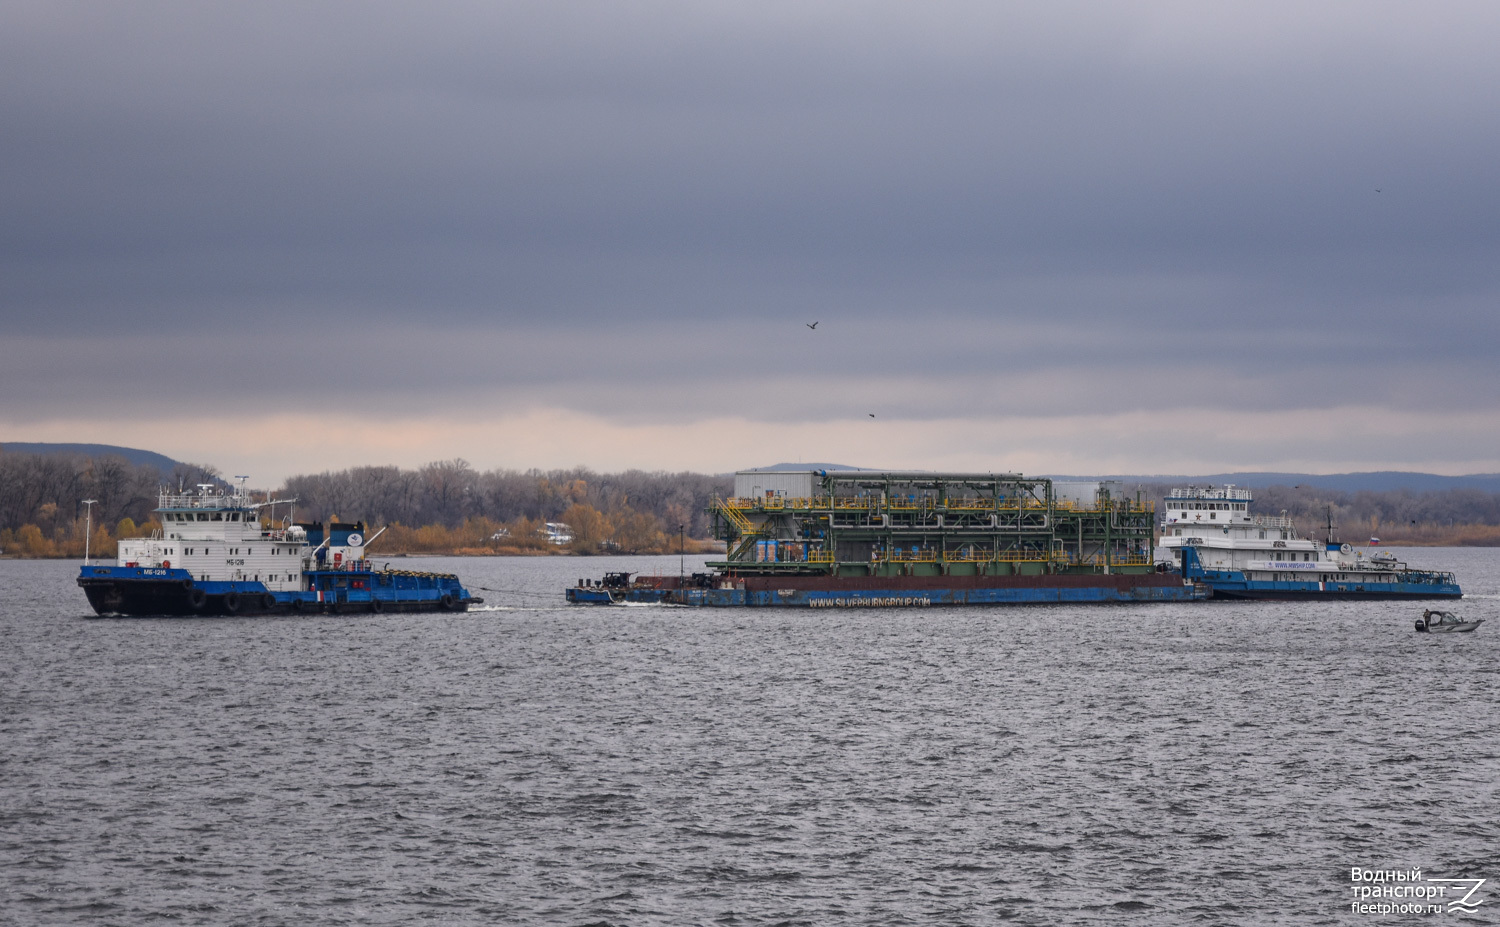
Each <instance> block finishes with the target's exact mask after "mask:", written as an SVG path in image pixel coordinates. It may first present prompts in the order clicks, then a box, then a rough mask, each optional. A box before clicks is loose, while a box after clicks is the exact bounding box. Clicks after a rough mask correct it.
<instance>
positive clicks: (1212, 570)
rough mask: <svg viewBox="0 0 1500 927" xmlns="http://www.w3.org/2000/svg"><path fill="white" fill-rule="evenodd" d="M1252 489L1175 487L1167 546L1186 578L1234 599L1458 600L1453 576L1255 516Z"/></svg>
mask: <svg viewBox="0 0 1500 927" xmlns="http://www.w3.org/2000/svg"><path fill="white" fill-rule="evenodd" d="M1250 502H1251V493H1250V490H1248V489H1236V488H1235V487H1233V486H1226V487H1224V488H1223V489H1218V488H1215V487H1204V488H1197V487H1190V488H1187V489H1174V490H1172V493H1171V495H1170V496H1168V497H1167V500H1166V512H1165V514H1164V515H1163V518H1162V525H1161V535H1162V537H1161V544H1160V546H1161V547H1163V548H1165V549H1166V550H1167V551H1169V552H1170V553H1171V554H1172V556H1173V557H1174V558H1175V560H1176V562H1177V563H1176V565H1177V566H1178V567H1179V568H1180V569H1181V570H1182V575H1183V577H1184V578H1185V579H1189V580H1192V581H1195V582H1199V583H1203V584H1204V585H1206V586H1208V587H1209V588H1210V589H1212V590H1213V596H1214V598H1229V599H1324V598H1337V599H1457V598H1460V597H1462V596H1463V590H1462V589H1460V588H1459V585H1458V581H1457V580H1456V579H1455V578H1454V576H1453V574H1452V573H1448V572H1442V571H1437V570H1416V569H1412V568H1411V567H1409V566H1407V565H1406V564H1405V563H1403V562H1402V561H1400V560H1398V559H1397V558H1396V557H1394V556H1392V555H1391V554H1389V553H1375V554H1373V555H1371V556H1366V555H1365V552H1364V551H1362V550H1358V549H1356V548H1354V547H1352V546H1351V545H1349V544H1342V543H1340V542H1339V541H1337V540H1335V539H1334V533H1333V525H1332V523H1331V521H1330V524H1329V526H1328V534H1327V537H1326V538H1325V539H1324V540H1323V541H1314V540H1312V539H1310V538H1304V537H1300V536H1298V534H1297V529H1296V526H1295V525H1293V524H1292V520H1291V519H1290V518H1287V517H1286V516H1285V515H1284V514H1283V515H1280V516H1269V517H1268V516H1262V515H1252V514H1251V513H1250Z"/></svg>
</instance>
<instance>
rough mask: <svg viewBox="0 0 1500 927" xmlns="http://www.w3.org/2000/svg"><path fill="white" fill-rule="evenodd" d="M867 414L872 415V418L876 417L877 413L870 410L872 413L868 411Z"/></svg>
mask: <svg viewBox="0 0 1500 927" xmlns="http://www.w3.org/2000/svg"><path fill="white" fill-rule="evenodd" d="M867 414H868V415H869V416H870V418H874V417H875V413H874V412H870V413H867Z"/></svg>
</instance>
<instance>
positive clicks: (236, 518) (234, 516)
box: [229, 512, 240, 521]
mask: <svg viewBox="0 0 1500 927" xmlns="http://www.w3.org/2000/svg"><path fill="white" fill-rule="evenodd" d="M229 520H230V521H239V520H240V513H239V512H230V513H229Z"/></svg>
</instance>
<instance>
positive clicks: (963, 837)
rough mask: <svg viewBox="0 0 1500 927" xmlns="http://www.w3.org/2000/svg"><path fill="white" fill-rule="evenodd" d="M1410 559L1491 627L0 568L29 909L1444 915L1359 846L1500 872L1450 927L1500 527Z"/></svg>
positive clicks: (489, 579) (169, 919)
mask: <svg viewBox="0 0 1500 927" xmlns="http://www.w3.org/2000/svg"><path fill="white" fill-rule="evenodd" d="M1398 553H1400V552H1399V551H1398ZM1407 553H1409V555H1410V558H1411V560H1412V561H1413V562H1414V564H1417V565H1422V566H1428V567H1431V568H1439V569H1452V570H1454V571H1456V572H1457V573H1458V575H1459V579H1460V581H1461V582H1462V583H1463V585H1464V588H1465V591H1466V598H1465V599H1464V600H1463V601H1462V602H1460V603H1457V604H1456V605H1454V606H1452V608H1453V609H1454V610H1455V611H1458V612H1459V613H1460V614H1463V615H1466V616H1472V617H1485V618H1488V619H1489V623H1488V624H1486V625H1485V627H1483V628H1481V629H1480V630H1479V631H1478V632H1477V633H1474V634H1465V635H1419V634H1416V633H1415V632H1414V631H1413V628H1412V622H1413V620H1414V618H1415V617H1416V616H1417V615H1418V614H1419V613H1420V611H1421V605H1419V604H1415V603H1390V602H1374V603H1248V604H1246V603H1217V602H1215V603H1185V604H1175V605H1140V606H1041V607H1031V606H1011V607H1004V606H1002V607H998V608H953V609H936V608H935V609H861V610H848V611H839V612H833V613H831V612H829V611H823V610H819V611H811V610H796V611H793V610H772V609H765V610H744V609H740V610H707V609H704V610H696V609H685V608H667V607H643V608H592V609H591V608H569V607H567V606H565V605H563V603H562V589H563V587H564V585H566V584H567V583H570V582H572V581H574V580H576V579H577V578H578V577H579V576H583V575H587V576H591V577H597V576H599V575H602V573H603V572H604V571H605V570H614V569H634V570H639V569H646V570H648V571H655V572H676V571H677V570H678V569H679V560H678V558H676V557H664V558H598V559H588V560H586V559H574V558H543V559H526V558H493V559H461V560H460V559H451V560H450V559H437V558H434V559H422V560H418V559H415V558H414V559H410V560H405V561H398V563H399V564H400V565H402V566H405V567H409V568H424V569H444V570H452V571H454V572H457V573H459V574H460V575H461V576H462V577H463V579H464V581H465V583H466V585H468V586H469V587H470V588H471V589H476V587H477V591H478V592H479V594H480V595H483V596H485V597H486V599H487V600H488V602H487V604H486V605H485V606H483V607H482V609H480V610H475V611H471V612H469V613H467V614H462V615H393V614H380V615H362V616H348V615H343V616H313V617H295V618H293V617H287V618H213V619H181V618H179V619H97V618H92V617H90V614H91V613H90V612H89V610H88V607H87V604H86V603H85V601H84V597H83V594H82V592H81V591H80V590H79V589H78V588H77V587H76V586H75V585H74V584H73V577H74V576H75V575H76V571H77V564H76V563H61V562H23V561H6V562H0V588H3V590H4V592H5V596H4V605H3V606H0V923H6V924H10V923H15V924H28V925H30V924H36V925H47V924H67V925H74V924H83V925H93V924H99V925H105V924H108V925H136V924H156V923H172V924H244V925H283V924H299V925H300V924H320V925H325V924H382V925H383V924H390V925H397V924H400V925H408V924H419V925H420V924H443V925H466V924H476V925H478V924H556V925H606V924H607V925H617V927H624V925H679V924H722V925H771V924H788V925H790V924H809V925H828V924H861V925H863V924H944V925H947V924H989V923H996V922H1002V921H1009V922H1014V923H1021V924H1095V923H1097V924H1106V923H1107V924H1121V923H1126V924H1130V923H1140V924H1147V923H1150V924H1226V923H1258V924H1310V923H1351V924H1352V923H1372V922H1373V923H1393V922H1409V921H1410V920H1411V918H1401V917H1393V916H1390V915H1376V914H1369V913H1359V912H1356V911H1353V910H1351V907H1350V905H1351V903H1354V902H1358V901H1359V899H1358V898H1357V897H1355V892H1356V890H1357V889H1359V888H1360V887H1361V886H1363V887H1365V888H1369V887H1372V885H1371V883H1366V882H1353V881H1351V870H1352V869H1356V868H1357V869H1361V870H1366V869H1368V870H1375V869H1380V870H1397V869H1399V870H1402V871H1410V870H1411V869H1413V868H1420V869H1421V870H1422V873H1421V876H1420V878H1421V879H1422V880H1424V881H1423V882H1421V883H1418V884H1421V885H1430V886H1436V885H1438V884H1439V883H1429V882H1426V881H1425V880H1426V879H1428V878H1464V877H1474V878H1487V879H1489V880H1491V881H1490V882H1488V883H1486V884H1485V885H1484V886H1482V887H1481V889H1480V890H1479V892H1478V893H1477V894H1476V895H1475V896H1474V898H1482V899H1484V903H1482V904H1481V905H1480V906H1479V907H1478V909H1477V913H1476V914H1474V915H1467V916H1461V915H1456V914H1455V915H1449V914H1447V913H1446V908H1444V913H1442V914H1434V915H1428V916H1424V917H1421V918H1417V920H1426V921H1430V920H1433V919H1438V920H1441V919H1444V918H1451V917H1461V918H1462V920H1463V921H1464V922H1467V923H1497V922H1500V915H1497V913H1496V912H1500V716H1497V706H1500V659H1497V658H1500V551H1496V550H1461V549H1426V550H1414V551H1410V552H1407ZM697 562H701V560H699V561H695V559H694V558H688V563H687V569H689V570H691V569H693V567H694V566H695V563H697ZM1391 884H1396V885H1401V884H1403V883H1386V887H1388V886H1389V885H1391ZM1443 884H1454V883H1443ZM1375 887H1382V886H1378V885H1377V886H1375ZM1454 897H1457V895H1454V894H1451V893H1450V895H1448V896H1446V898H1447V899H1449V900H1451V899H1452V898H1454ZM1403 900H1404V899H1403ZM1472 900H1473V899H1471V901H1472ZM1365 903H1370V902H1368V901H1367V902H1365Z"/></svg>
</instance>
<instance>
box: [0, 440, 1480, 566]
mask: <svg viewBox="0 0 1500 927" xmlns="http://www.w3.org/2000/svg"><path fill="white" fill-rule="evenodd" d="M219 478H220V474H219V472H218V471H217V470H216V469H215V468H214V467H212V466H208V465H205V464H179V465H178V466H177V467H176V468H175V469H174V470H173V471H172V472H171V473H168V474H163V473H161V472H160V471H159V470H157V469H156V468H154V467H149V466H136V465H133V464H130V463H128V462H127V461H125V460H123V459H121V458H118V457H109V456H104V457H87V456H83V455H66V454H26V453H14V452H6V451H4V450H3V449H0V550H3V551H4V553H5V554H6V555H7V556H22V557H81V556H82V555H83V551H84V544H85V535H87V534H89V531H88V530H86V523H87V520H86V518H85V515H86V509H85V506H84V504H83V500H84V499H94V500H96V502H95V503H94V505H93V507H92V513H91V516H92V518H91V520H92V526H93V527H92V537H91V538H89V541H88V544H89V547H90V549H91V552H93V553H95V554H97V555H99V556H105V557H112V556H114V552H115V542H116V541H117V540H119V539H120V538H127V537H137V536H143V535H147V534H149V533H150V532H152V531H155V530H159V529H160V524H159V523H157V522H156V521H155V520H154V519H153V516H152V514H151V513H152V510H153V509H154V508H155V507H156V505H157V495H158V491H159V489H160V488H161V487H162V486H163V485H166V486H170V487H171V488H173V489H176V488H178V487H192V486H195V485H197V484H199V483H205V482H214V481H216V480H218V479H219ZM1173 488H1176V487H1175V486H1173V485H1167V484H1149V483H1148V484H1140V485H1132V486H1129V487H1127V491H1128V492H1130V493H1132V494H1133V493H1136V492H1139V493H1141V495H1142V498H1146V499H1151V500H1153V501H1154V502H1155V503H1156V510H1157V511H1158V512H1160V511H1161V510H1162V508H1163V501H1164V499H1165V497H1166V496H1167V494H1168V493H1169V492H1170V491H1171V490H1172V489H1173ZM732 490H733V478H732V477H730V476H727V475H708V474H702V473H687V472H682V473H665V472H654V473H648V472H644V471H640V470H629V471H625V472H623V473H613V474H600V473H596V472H594V471H592V470H588V469H585V468H582V467H579V468H574V469H569V470H549V471H542V470H527V471H517V470H490V471H483V472H481V471H478V470H475V469H474V468H473V467H471V466H470V465H469V464H468V463H467V462H465V461H463V460H446V461H437V462H434V463H430V464H427V465H426V466H423V467H419V468H417V469H412V470H407V469H402V468H399V467H352V468H350V469H347V470H339V471H326V472H323V473H317V474H307V475H299V476H294V477H291V478H289V479H288V480H286V482H285V483H284V485H283V486H281V487H280V488H279V489H277V490H276V491H275V492H274V493H271V494H269V495H270V496H271V497H274V498H277V499H291V498H296V499H297V502H296V504H295V507H294V508H293V509H292V510H291V511H290V512H289V511H288V510H287V509H286V508H282V507H280V506H278V507H277V511H276V515H277V517H278V518H281V517H285V516H286V515H288V514H294V517H295V518H296V520H297V521H303V522H307V521H324V522H326V521H332V520H335V519H340V520H344V521H354V520H360V521H363V522H364V523H365V524H366V525H368V526H370V530H371V533H373V532H374V531H375V530H377V529H378V528H380V527H386V529H387V530H386V532H385V534H384V535H382V536H381V537H380V538H379V539H378V541H377V542H376V545H375V546H374V547H373V548H372V553H374V552H375V551H380V552H386V551H389V552H391V553H475V554H479V553H512V554H524V553H555V552H571V553H600V552H614V551H619V552H633V553H668V552H675V551H677V550H678V548H679V545H681V546H685V547H686V549H687V550H688V551H690V552H692V551H704V550H709V549H713V547H712V542H710V541H709V540H708V537H709V534H710V526H709V515H708V507H709V505H710V503H711V501H712V500H713V498H714V497H715V496H721V497H722V496H728V495H730V494H731V492H732ZM1254 510H1255V511H1256V512H1258V513H1260V514H1263V515H1276V514H1281V513H1283V512H1284V513H1285V514H1287V515H1288V516H1290V517H1291V518H1293V519H1294V520H1295V521H1296V523H1297V526H1298V528H1299V529H1300V530H1301V532H1302V533H1303V534H1304V535H1305V536H1309V537H1318V536H1320V535H1321V532H1322V529H1323V526H1324V524H1325V522H1326V521H1327V520H1329V519H1330V518H1331V519H1332V521H1333V523H1334V524H1335V525H1336V526H1337V528H1338V530H1339V532H1340V534H1341V535H1342V539H1343V540H1346V541H1351V542H1355V543H1364V542H1366V540H1367V538H1369V537H1378V538H1380V541H1381V543H1382V544H1386V545H1391V546H1402V545H1454V546H1500V493H1489V492H1484V491H1481V490H1475V489H1450V490H1443V491H1439V492H1422V493H1415V492H1410V491H1406V490H1397V491H1390V492H1370V491H1362V492H1355V493H1348V492H1339V491H1336V490H1327V489H1315V488H1312V487H1304V486H1273V487H1268V488H1263V489H1257V490H1255V504H1254ZM548 522H552V523H557V522H562V523H566V524H567V525H568V527H569V529H570V533H571V535H572V539H571V540H570V541H567V542H566V543H564V544H558V543H556V541H557V540H558V538H557V536H556V532H553V533H552V534H551V535H550V536H549V532H548V531H547V529H546V525H547V523H548Z"/></svg>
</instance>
